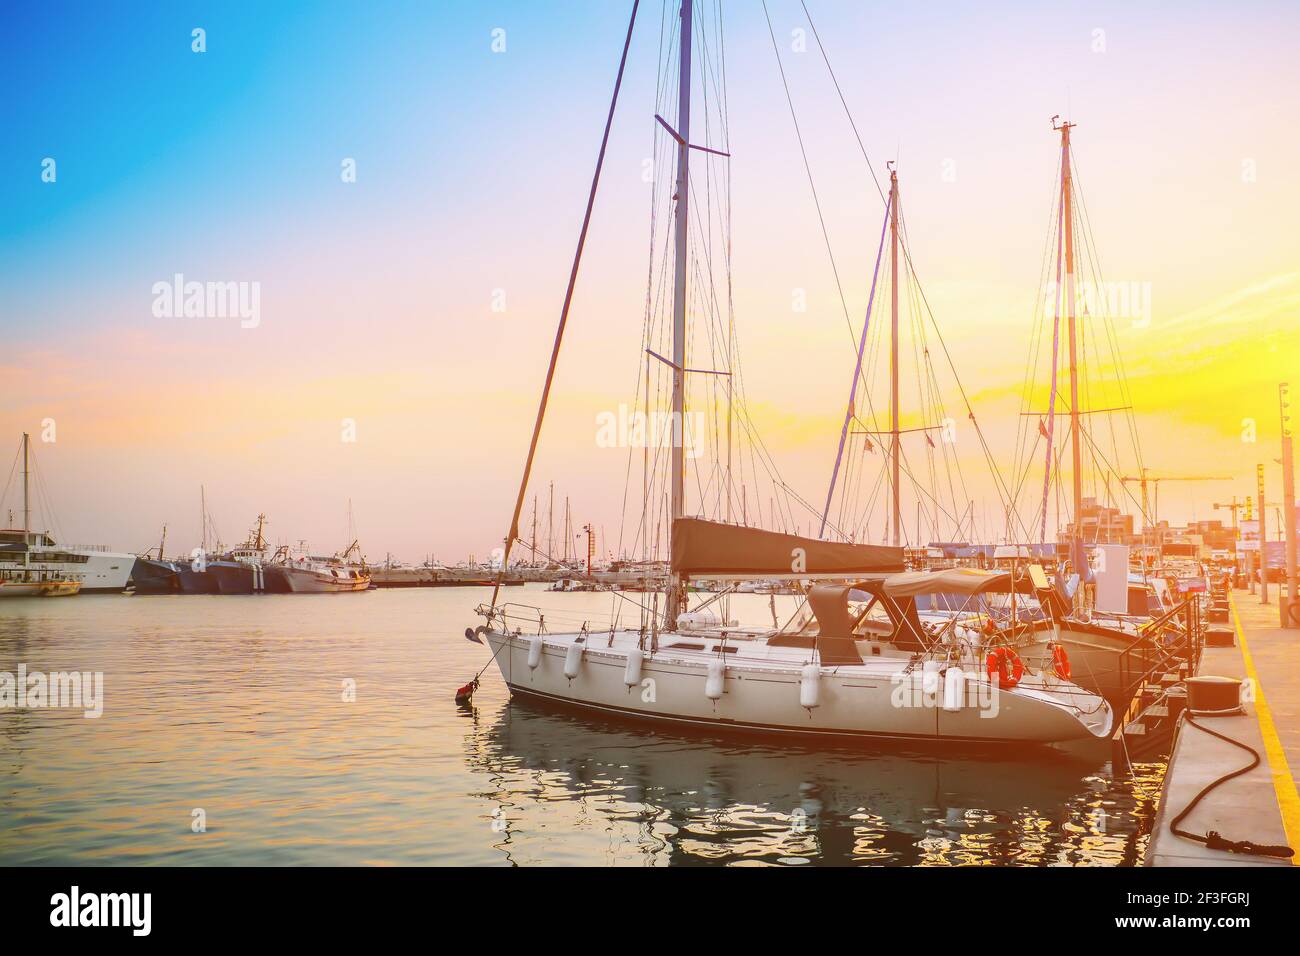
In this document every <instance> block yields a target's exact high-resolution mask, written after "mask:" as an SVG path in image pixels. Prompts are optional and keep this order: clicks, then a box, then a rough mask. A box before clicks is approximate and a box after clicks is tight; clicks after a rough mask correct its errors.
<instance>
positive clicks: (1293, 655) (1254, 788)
mask: <svg viewBox="0 0 1300 956" xmlns="http://www.w3.org/2000/svg"><path fill="white" fill-rule="evenodd" d="M1273 598H1274V599H1276V590H1275V592H1274V594H1273ZM1229 600H1230V602H1231V606H1232V615H1231V619H1232V621H1233V624H1234V627H1235V630H1236V646H1234V647H1206V648H1205V649H1204V651H1203V653H1202V657H1201V667H1200V673H1202V674H1218V675H1222V676H1224V677H1236V678H1239V679H1241V680H1248V679H1249V680H1252V681H1253V682H1254V685H1255V695H1254V697H1255V699H1254V700H1253V701H1249V702H1247V703H1246V705H1245V709H1246V714H1245V716H1234V717H1202V718H1198V722H1199V723H1202V724H1204V725H1206V726H1208V727H1212V728H1214V729H1215V730H1216V731H1218V732H1219V733H1222V734H1225V735H1227V736H1229V737H1232V738H1234V739H1236V740H1239V741H1241V742H1242V743H1243V744H1246V745H1247V746H1250V747H1253V748H1254V749H1255V750H1256V752H1258V753H1259V755H1260V764H1259V766H1258V767H1256V768H1254V769H1253V770H1251V771H1250V772H1249V773H1247V774H1244V775H1243V776H1240V777H1237V778H1235V779H1233V780H1229V781H1227V782H1226V783H1224V784H1222V785H1221V786H1219V787H1218V788H1216V789H1215V790H1214V791H1213V792H1211V793H1210V794H1209V795H1208V796H1207V797H1206V798H1205V799H1204V800H1202V801H1201V803H1200V804H1199V805H1198V806H1197V807H1196V809H1195V810H1194V811H1193V812H1192V813H1191V815H1190V816H1188V817H1187V818H1186V819H1185V820H1183V822H1182V825H1181V826H1182V829H1185V830H1188V831H1189V832H1191V833H1206V832H1208V831H1210V830H1217V831H1218V832H1219V833H1220V834H1222V835H1223V836H1224V837H1225V838H1226V839H1229V840H1250V841H1252V842H1254V843H1257V844H1269V845H1289V846H1290V847H1291V848H1292V849H1293V850H1295V851H1296V854H1297V855H1296V856H1295V857H1292V859H1291V860H1290V861H1288V860H1285V859H1279V858H1275V857H1261V856H1249V855H1245V854H1241V853H1232V852H1229V851H1227V850H1212V849H1210V848H1208V847H1206V846H1205V845H1204V844H1201V843H1197V842H1194V841H1192V840H1186V839H1183V838H1182V837H1178V836H1175V835H1174V834H1173V833H1172V832H1170V830H1169V823H1170V821H1171V820H1172V819H1173V818H1174V817H1175V816H1176V815H1177V814H1178V813H1180V812H1181V811H1182V809H1183V808H1184V807H1186V806H1187V804H1188V803H1189V802H1190V801H1191V800H1193V799H1194V798H1195V797H1196V795H1197V794H1198V793H1199V792H1200V791H1201V789H1202V788H1203V787H1205V786H1206V785H1208V784H1210V783H1211V782H1213V781H1214V780H1215V779H1217V778H1218V777H1220V776H1222V775H1223V774H1225V773H1228V772H1230V771H1232V770H1234V769H1236V768H1237V767H1242V766H1245V765H1246V764H1248V763H1249V762H1250V755H1249V754H1247V753H1245V752H1244V751H1242V750H1239V749H1237V748H1236V747H1233V746H1231V745H1229V744H1227V743H1224V742H1223V741H1221V740H1217V739H1215V738H1214V737H1211V736H1210V735H1208V734H1205V733H1202V732H1201V731H1200V730H1198V729H1197V728H1195V727H1192V726H1189V725H1188V724H1186V723H1183V724H1182V725H1181V726H1180V728H1179V731H1178V736H1177V738H1176V739H1175V741H1174V748H1173V752H1172V754H1171V755H1170V758H1169V769H1168V771H1167V773H1166V775H1165V784H1164V791H1163V793H1162V795H1161V798H1160V810H1159V813H1158V814H1157V816H1156V823H1155V829H1154V831H1153V832H1152V835H1151V841H1150V843H1149V844H1148V846H1147V851H1146V860H1145V862H1146V864H1147V865H1148V866H1291V865H1293V863H1295V864H1300V797H1297V793H1296V782H1295V777H1294V775H1293V773H1292V771H1293V769H1294V768H1297V767H1300V631H1297V630H1285V629H1283V628H1281V627H1279V626H1278V608H1277V604H1276V603H1270V604H1266V605H1262V604H1260V603H1259V599H1258V598H1257V597H1255V596H1253V595H1250V594H1248V593H1246V592H1245V591H1236V592H1233V593H1232V594H1231V595H1230V598H1229Z"/></svg>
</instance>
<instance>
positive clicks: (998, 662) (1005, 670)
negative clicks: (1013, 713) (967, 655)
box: [984, 647, 1025, 690]
mask: <svg viewBox="0 0 1300 956" xmlns="http://www.w3.org/2000/svg"><path fill="white" fill-rule="evenodd" d="M984 666H985V669H986V670H987V671H988V674H989V680H990V681H993V682H994V683H996V684H998V685H999V686H1000V687H1003V688H1005V689H1006V690H1011V688H1013V687H1015V686H1016V685H1017V684H1019V683H1020V678H1022V677H1024V676H1025V662H1024V661H1022V660H1021V659H1020V655H1019V654H1017V653H1016V652H1015V651H1013V650H1012V649H1011V648H1009V647H995V648H993V650H991V651H989V653H988V657H987V658H986V660H985V665H984Z"/></svg>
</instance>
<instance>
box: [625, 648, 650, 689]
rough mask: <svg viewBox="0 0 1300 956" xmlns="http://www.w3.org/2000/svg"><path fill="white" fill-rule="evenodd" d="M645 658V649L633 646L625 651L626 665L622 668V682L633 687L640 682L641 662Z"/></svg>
mask: <svg viewBox="0 0 1300 956" xmlns="http://www.w3.org/2000/svg"><path fill="white" fill-rule="evenodd" d="M644 660H645V651H643V650H641V648H639V647H634V648H632V650H630V651H628V652H627V666H626V667H624V668H623V683H624V684H626V685H627V686H628V687H635V686H636V685H637V684H639V683H641V664H642V662H643V661H644Z"/></svg>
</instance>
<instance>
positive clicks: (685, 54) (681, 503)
mask: <svg viewBox="0 0 1300 956" xmlns="http://www.w3.org/2000/svg"><path fill="white" fill-rule="evenodd" d="M691 12H692V11H691V0H682V13H681V19H682V22H681V54H680V56H679V60H680V67H681V69H680V72H679V75H678V79H677V196H676V199H677V235H676V240H677V241H676V246H675V249H674V253H673V412H672V423H673V447H672V464H671V467H672V486H671V487H672V493H671V501H670V508H671V517H672V521H673V522H674V523H675V522H676V521H677V519H678V518H680V517H682V515H683V514H684V513H685V497H686V470H685V466H686V463H685V458H684V456H683V445H684V444H685V442H686V428H685V426H686V387H685V385H686V382H685V378H686V242H687V239H688V238H689V231H688V225H689V220H688V209H689V201H690V185H691V181H690V162H691V148H690V141H691V30H692V25H691V23H692V21H691ZM668 553H669V556H670V558H671V555H672V525H670V526H669V533H668ZM682 593H683V592H682V579H681V575H680V574H678V573H676V572H673V574H672V577H671V579H670V583H669V589H668V601H667V606H666V608H665V625H666V626H667V627H669V628H673V627H676V625H677V613H678V611H680V610H681V601H682Z"/></svg>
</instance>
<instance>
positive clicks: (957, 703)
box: [943, 666, 966, 714]
mask: <svg viewBox="0 0 1300 956" xmlns="http://www.w3.org/2000/svg"><path fill="white" fill-rule="evenodd" d="M965 704H966V674H965V672H964V671H963V670H962V669H961V668H960V667H956V666H951V667H949V668H948V672H947V673H946V674H945V675H944V678H943V709H944V710H946V711H948V712H949V713H950V714H952V713H956V712H958V711H959V710H961V709H962V707H964V706H965Z"/></svg>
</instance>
